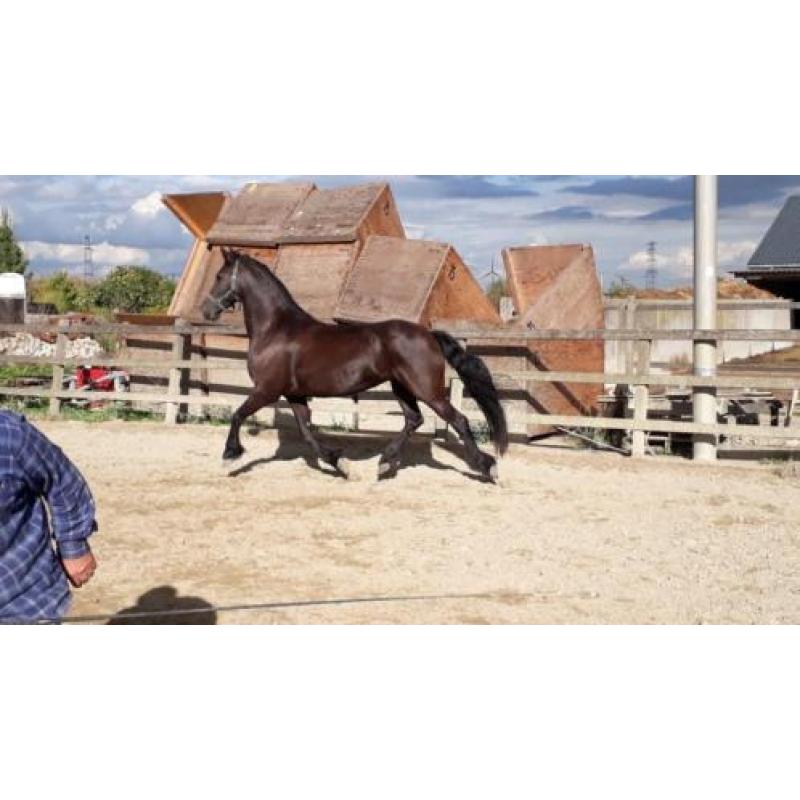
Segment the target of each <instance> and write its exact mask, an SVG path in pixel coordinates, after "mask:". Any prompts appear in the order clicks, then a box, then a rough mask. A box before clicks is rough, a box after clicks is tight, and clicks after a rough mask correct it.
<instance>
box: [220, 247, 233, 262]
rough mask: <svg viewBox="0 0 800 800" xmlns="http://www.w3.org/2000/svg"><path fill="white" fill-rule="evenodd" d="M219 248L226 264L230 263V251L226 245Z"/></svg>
mask: <svg viewBox="0 0 800 800" xmlns="http://www.w3.org/2000/svg"><path fill="white" fill-rule="evenodd" d="M220 250H221V251H222V258H223V259H224V261H225V263H226V264H230V263H231V257H232V255H233V254H232V253H231V251H230V250H229V249H228V248H227V247H221V248H220Z"/></svg>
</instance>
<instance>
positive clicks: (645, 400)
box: [631, 339, 652, 458]
mask: <svg viewBox="0 0 800 800" xmlns="http://www.w3.org/2000/svg"><path fill="white" fill-rule="evenodd" d="M651 344H652V343H651V341H650V340H649V339H640V340H639V341H637V342H636V343H635V349H634V371H635V374H637V375H647V373H648V372H649V370H650V347H651ZM649 401H650V387H649V386H648V385H647V384H644V383H638V384H634V386H633V421H634V422H635V423H637V424H641V423H643V422H645V421H646V420H647V406H648V404H649ZM646 451H647V431H644V430H634V431H633V432H632V435H631V455H632V456H633V457H634V458H639V457H641V456H643V455H644V454H645V453H646Z"/></svg>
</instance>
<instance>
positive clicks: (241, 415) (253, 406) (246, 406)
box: [222, 391, 278, 461]
mask: <svg viewBox="0 0 800 800" xmlns="http://www.w3.org/2000/svg"><path fill="white" fill-rule="evenodd" d="M277 399H278V398H277V397H273V396H270V395H269V394H266V393H265V392H260V391H255V392H253V393H252V394H251V395H250V397H248V398H247V400H245V401H244V403H242V405H241V406H239V408H237V409H236V411H235V412H234V414H233V417H232V418H231V428H230V430H229V431H228V439H227V441H226V442H225V452H224V453H223V454H222V458H223V459H225V460H226V461H234V460H235V459H237V458H239V457H241V456H242V454H243V453H244V447H242V442H241V439H240V438H239V431H240V429H241V427H242V424H243V423H244V421H245V420H246V419H247V418H248V417H249V416H252V415H253V414H255V413H256V411H258V410H259V409H260V408H263V407H264V406H267V405H269V404H270V403H274V402H275V401H276V400H277Z"/></svg>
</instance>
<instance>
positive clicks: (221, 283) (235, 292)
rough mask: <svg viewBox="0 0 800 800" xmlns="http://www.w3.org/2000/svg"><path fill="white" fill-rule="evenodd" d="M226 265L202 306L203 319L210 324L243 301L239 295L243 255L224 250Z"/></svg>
mask: <svg viewBox="0 0 800 800" xmlns="http://www.w3.org/2000/svg"><path fill="white" fill-rule="evenodd" d="M222 257H223V258H224V259H225V263H224V264H223V265H222V267H221V268H220V270H219V272H218V273H217V278H216V280H215V281H214V285H213V286H212V287H211V291H210V292H209V295H208V297H207V298H206V299H205V300H204V301H203V305H201V306H200V311H201V312H202V314H203V317H204V318H205V319H207V320H208V321H209V322H213V321H214V320H217V319H219V315H220V314H221V313H222V312H223V311H229V310H230V309H232V308H233V307H234V305H236V303H237V302H238V301H240V300H241V297H240V295H239V288H240V287H239V264H240V258H241V253H238V252H237V251H235V250H226V249H225V248H223V249H222Z"/></svg>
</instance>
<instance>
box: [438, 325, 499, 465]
mask: <svg viewBox="0 0 800 800" xmlns="http://www.w3.org/2000/svg"><path fill="white" fill-rule="evenodd" d="M432 333H433V337H434V339H436V341H437V342H438V343H439V347H441V348H442V353H444V357H445V358H446V359H447V362H448V363H449V364H450V366H451V367H453V369H454V370H455V371H456V372H457V373H458V376H459V378H461V380H462V381H464V386H466V387H467V390H468V391H469V393H470V394H471V395H472V397H473V399H474V400H475V402H476V403H477V404H478V407H479V408H480V410H481V411H482V412H483V416H484V417H486V422H487V423H488V424H489V434H490V436H491V439H492V442H493V443H494V446H495V447H496V448H497V452H498V453H500V455H502V454H503V453H505V451H506V450H507V449H508V425H507V424H506V412H505V411H504V410H503V406H502V405H501V404H500V398H499V397H498V395H497V389H496V388H495V385H494V381H493V380H492V374H491V373H490V372H489V368H488V367H487V366H486V364H484V362H483V361H482V360H481V359H480V358H478V356H475V355H472V354H470V353H468V352H467V351H466V350H465V349H464V348H463V347H462V346H461V345H460V344H459V343H458V342H457V341H456V340H455V339H454V338H453V337H452V336H451V335H450V334H449V333H444V331H432Z"/></svg>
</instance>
